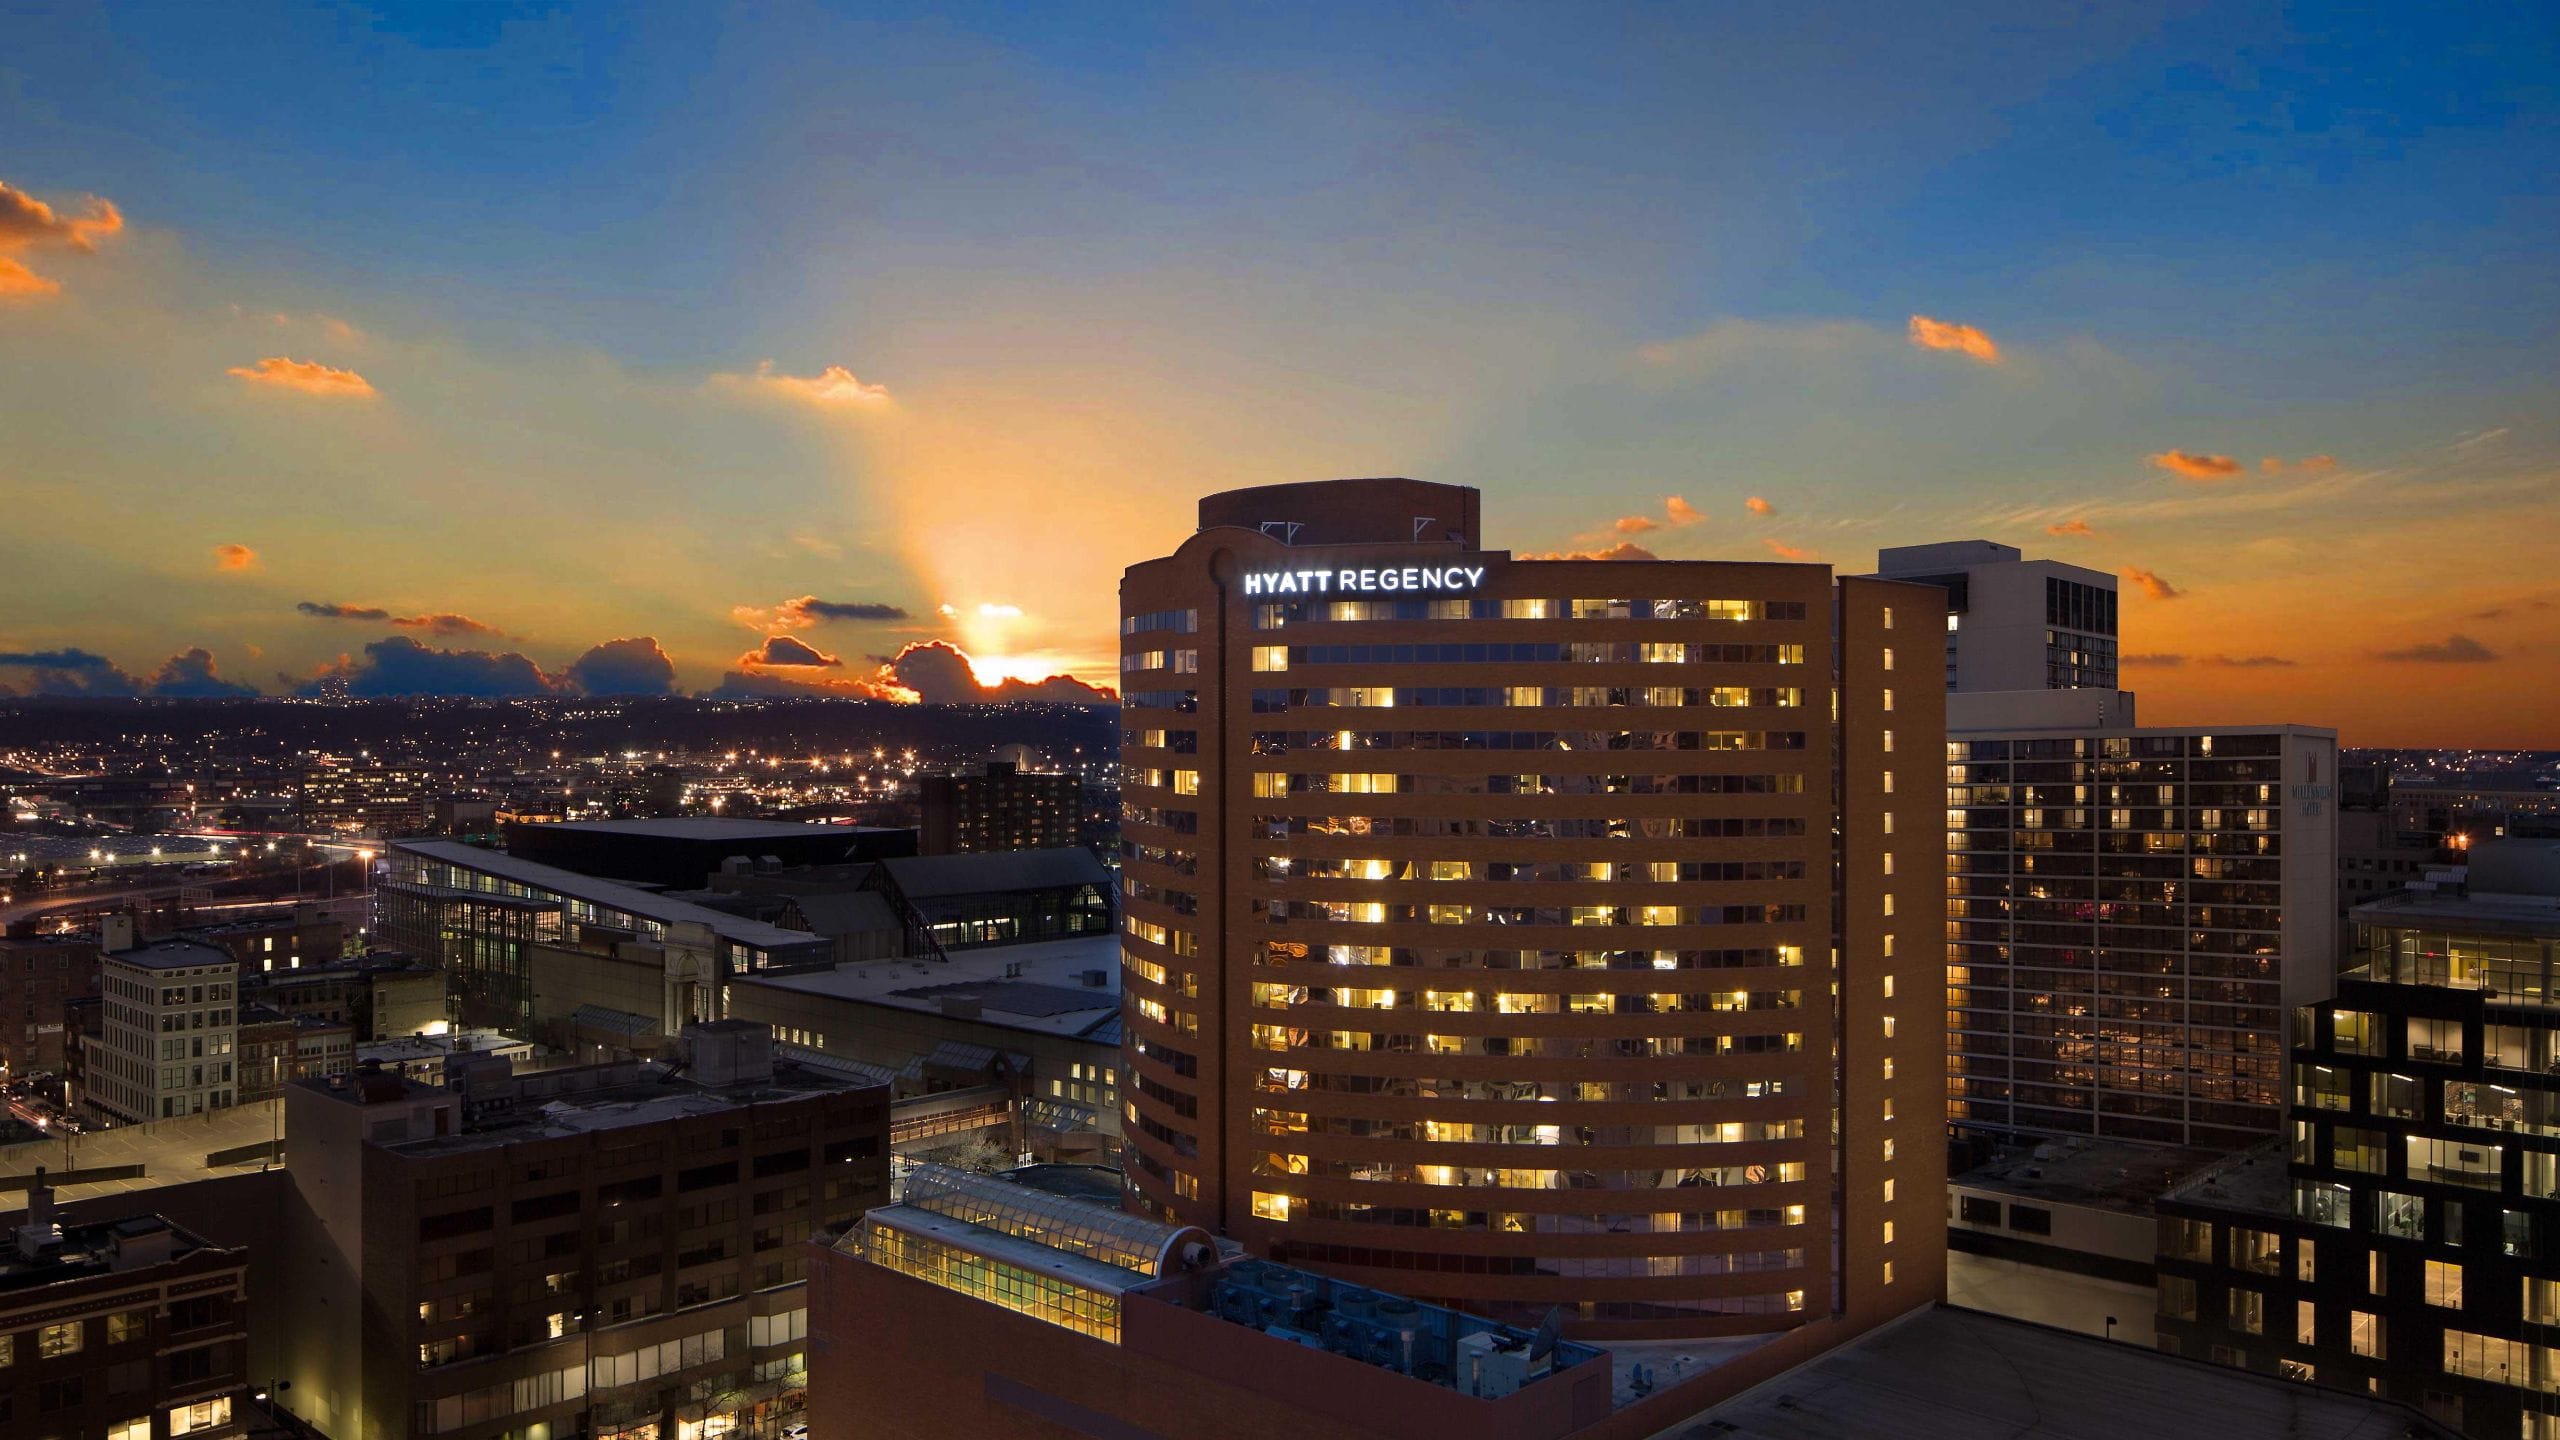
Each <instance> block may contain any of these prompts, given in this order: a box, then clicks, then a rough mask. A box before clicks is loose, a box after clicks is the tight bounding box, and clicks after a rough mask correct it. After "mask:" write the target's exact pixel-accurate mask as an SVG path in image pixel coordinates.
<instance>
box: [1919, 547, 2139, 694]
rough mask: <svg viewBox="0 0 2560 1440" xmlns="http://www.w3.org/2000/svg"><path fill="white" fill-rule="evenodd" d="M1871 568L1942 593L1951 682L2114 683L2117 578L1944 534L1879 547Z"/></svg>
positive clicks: (1960, 686)
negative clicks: (1928, 541) (1935, 539)
mask: <svg viewBox="0 0 2560 1440" xmlns="http://www.w3.org/2000/svg"><path fill="white" fill-rule="evenodd" d="M1876 576H1877V578H1879V579H1884V580H1906V581H1911V582H1914V583H1917V584H1925V585H1935V586H1938V587H1939V588H1941V589H1943V590H1945V591H1946V592H1947V622H1946V623H1947V667H1946V675H1947V688H1948V689H1949V690H2080V689H2097V690H2113V689H2114V688H2116V659H2117V657H2116V577H2114V576H2113V575H2110V574H2108V573H2107V572H2105V571H2103V570H2089V569H2084V568H2082V567H2081V566H2078V565H2065V564H2063V563H2062V562H2061V561H2059V560H2029V559H2027V558H2025V557H2024V555H2022V554H2021V553H2020V552H2019V550H2018V548H2017V547H2016V546H2014V545H1995V544H1993V543H1992V542H1991V541H1988V540H1950V541H1946V542H1943V543H1940V544H1935V545H1897V546H1893V547H1891V548H1889V549H1885V550H1881V551H1878V552H1877V554H1876Z"/></svg>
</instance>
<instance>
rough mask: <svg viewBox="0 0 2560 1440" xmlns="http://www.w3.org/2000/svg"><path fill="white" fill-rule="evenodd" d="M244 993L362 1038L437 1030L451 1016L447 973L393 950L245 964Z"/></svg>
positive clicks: (381, 1037)
mask: <svg viewBox="0 0 2560 1440" xmlns="http://www.w3.org/2000/svg"><path fill="white" fill-rule="evenodd" d="M240 994H241V998H242V999H244V1000H253V1001H256V1002H258V1003H260V1004H263V1005H267V1006H270V1007H272V1008H273V1009H275V1010H277V1011H280V1012H282V1013H283V1014H286V1015H290V1016H292V1017H293V1018H295V1019H297V1020H308V1021H319V1022H324V1023H327V1024H332V1025H344V1026H346V1027H347V1028H348V1031H349V1033H350V1034H352V1035H353V1036H354V1037H355V1038H356V1039H358V1040H391V1039H396V1038H398V1037H399V1036H402V1035H426V1034H433V1033H435V1032H436V1031H438V1030H441V1029H444V1028H446V1027H447V1026H449V1025H450V1024H451V1023H452V1019H453V1012H452V1008H451V1002H450V999H449V997H448V995H447V992H446V982H445V975H444V972H443V971H440V970H435V969H432V968H430V967H428V966H425V965H421V964H419V963H418V962H417V961H416V960H414V959H411V958H410V957H409V956H407V955H404V954H400V953H397V952H393V951H376V952H374V953H373V954H370V955H365V956H361V957H359V958H357V959H353V960H337V961H332V962H329V963H327V964H316V965H305V966H302V967H299V968H289V969H278V970H250V969H244V970H243V971H242V973H241V977H240Z"/></svg>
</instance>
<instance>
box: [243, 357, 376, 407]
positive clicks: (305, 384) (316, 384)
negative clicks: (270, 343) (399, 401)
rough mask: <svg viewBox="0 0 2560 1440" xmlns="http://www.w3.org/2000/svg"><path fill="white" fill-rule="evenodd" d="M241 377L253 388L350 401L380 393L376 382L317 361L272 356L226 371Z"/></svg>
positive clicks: (351, 371) (364, 398) (365, 398)
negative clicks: (266, 387)
mask: <svg viewBox="0 0 2560 1440" xmlns="http://www.w3.org/2000/svg"><path fill="white" fill-rule="evenodd" d="M222 373H223V374H225V375H237V376H239V377H240V378H241V379H243V380H246V381H248V382H249V383H250V384H252V385H273V386H276V387H277V388H279V389H283V390H299V391H301V392H302V393H303V394H305V395H328V396H335V397H337V398H339V399H346V400H370V399H372V398H374V396H376V395H377V394H379V393H380V392H379V391H377V390H375V389H374V388H373V382H372V381H370V380H367V379H365V378H364V377H363V376H361V375H359V374H357V373H356V372H354V371H353V370H340V369H338V368H336V367H335V366H330V365H323V364H321V363H320V362H319V361H317V360H292V359H287V358H286V357H284V356H282V355H270V356H268V357H267V358H266V359H264V360H261V361H259V362H258V363H257V364H256V365H254V366H250V365H234V366H232V367H231V368H230V369H228V370H225V371H223V372H222Z"/></svg>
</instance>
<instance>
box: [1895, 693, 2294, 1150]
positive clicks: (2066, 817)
mask: <svg viewBox="0 0 2560 1440" xmlns="http://www.w3.org/2000/svg"><path fill="white" fill-rule="evenodd" d="M2075 707H2076V708H2077V709H2078V710H2079V712H2080V713H2078V714H2076V715H2075V714H2071V713H2069V712H2070V711H2071V710H2072V709H2073V708H2075ZM2102 707H2106V708H2105V709H2102ZM2132 711H2133V704H2132V697H2131V696H2129V695H2124V694H2121V693H2120V692H2106V691H2075V692H2070V693H2068V694H2057V693H2051V692H2046V693H2038V694H1993V695H1969V694H1960V695H1951V696H1949V697H1948V700H1947V713H1948V715H1949V717H1950V724H1949V727H1948V741H1947V823H1948V826H1949V834H1948V837H1947V847H1948V853H1947V878H1946V900H1945V908H1946V914H1947V942H1946V951H1947V1015H1948V1022H1947V1023H1948V1026H1949V1033H1948V1052H1949V1053H1948V1059H1947V1068H1948V1077H1947V1091H1948V1093H1947V1120H1948V1124H1949V1125H1950V1127H1951V1128H1952V1129H1953V1130H1954V1132H1955V1133H1956V1134H1957V1135H1959V1136H1976V1137H1984V1138H1990V1139H2015V1140H2021V1141H2031V1140H2035V1139H2041V1138H2056V1137H2081V1138H2090V1139H2097V1140H2126V1141H2135V1142H2140V1143H2143V1144H2156V1145H2178V1146H2194V1147H2200V1148H2206V1149H2222V1150H2229V1149H2237V1148H2241V1147H2245V1146H2248V1145H2251V1144H2254V1143H2256V1142H2257V1141H2259V1140H2262V1139H2264V1138H2266V1137H2268V1136H2270V1135H2273V1134H2274V1133H2275V1132H2276V1129H2277V1126H2278V1124H2279V1123H2280V1121H2281V1119H2282V1109H2281V1105H2282V1082H2283V1075H2282V1068H2283V1054H2284V1032H2285V1024H2286V1019H2285V1017H2286V1016H2287V1015H2288V1014H2289V1013H2290V1011H2291V1009H2292V1007H2294V1006H2298V1005H2304V1004H2308V1003H2310V1002H2311V1001H2313V1000H2316V999H2318V998H2319V997H2320V996H2321V995H2323V994H2325V993H2326V992H2327V990H2328V987H2329V984H2330V979H2331V976H2332V975H2333V973H2334V971H2335V969H2336V964H2337V940H2336V926H2337V912H2336V909H2335V905H2334V902H2333V899H2332V897H2333V896H2334V894H2335V892H2336V885H2337V879H2338V860H2337V811H2336V807H2335V806H2334V804H2332V803H2331V798H2332V787H2333V786H2334V784H2335V781H2336V777H2337V756H2338V741H2337V735H2336V732H2334V731H2330V730H2322V729H2315V728H2312V727H2309V726H2301V725H2274V726H2247V725H2234V726H2205V727H2193V728H2189V727H2174V726H2173V727H2148V726H2137V725H2135V724H2133V723H2132ZM2110 713H2111V715H2112V716H2113V717H2120V718H2110Z"/></svg>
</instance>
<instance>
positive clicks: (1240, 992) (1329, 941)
mask: <svg viewBox="0 0 2560 1440" xmlns="http://www.w3.org/2000/svg"><path fill="white" fill-rule="evenodd" d="M1478 507H1479V496H1478V493H1477V492H1476V491H1475V490H1472V489H1469V488H1465V487H1461V486H1453V485H1437V484H1427V483H1423V482H1418V481H1413V480H1344V481H1332V482H1323V483H1316V484H1304V485H1276V486H1265V487H1261V488H1257V489H1250V490H1239V491H1233V492H1230V493H1227V494H1222V495H1214V496H1211V497H1209V498H1208V499H1206V500H1203V501H1202V502H1201V504H1200V528H1199V531H1198V533H1197V534H1195V535H1193V536H1192V537H1191V538H1190V539H1189V540H1187V541H1185V542H1184V543H1183V545H1182V546H1181V548H1180V549H1178V550H1177V551H1175V553H1173V554H1172V555H1170V556H1167V557H1165V558H1163V559H1159V560H1151V561H1147V562H1145V563H1143V564H1140V565H1136V566H1133V567H1131V569H1130V570H1129V571H1128V572H1127V574H1126V576H1125V577H1124V578H1123V580H1122V584H1121V617H1122V618H1121V634H1122V640H1121V649H1122V654H1123V665H1124V674H1125V681H1126V685H1125V688H1126V691H1127V693H1126V695H1125V698H1124V705H1125V709H1124V711H1123V715H1124V720H1123V724H1124V725H1125V727H1126V731H1125V735H1124V746H1123V752H1122V758H1123V768H1124V772H1125V792H1124V794H1125V801H1126V809H1125V815H1124V823H1123V830H1122V834H1123V837H1124V850H1125V859H1126V866H1125V870H1124V875H1125V880H1124V888H1125V890H1126V901H1127V904H1126V911H1127V920H1126V926H1125V929H1126V931H1127V936H1126V939H1127V945H1126V974H1125V976H1124V980H1125V983H1126V991H1127V1003H1128V1013H1127V1022H1128V1047H1127V1056H1128V1071H1129V1072H1130V1075H1131V1082H1130V1083H1128V1084H1125V1085H1124V1086H1123V1087H1122V1089H1123V1094H1124V1097H1125V1103H1126V1105H1127V1107H1128V1108H1127V1120H1128V1123H1127V1126H1126V1130H1127V1139H1128V1155H1127V1169H1128V1173H1129V1183H1130V1185H1131V1188H1132V1191H1133V1203H1135V1204H1136V1205H1137V1206H1138V1207H1140V1208H1143V1209H1146V1210H1148V1211H1150V1212H1153V1213H1156V1214H1159V1215H1162V1216H1165V1217H1167V1218H1169V1219H1178V1220H1180V1221H1182V1222H1185V1223H1195V1224H1199V1225H1203V1226H1206V1227H1209V1228H1211V1229H1213V1230H1217V1231H1221V1232H1223V1233H1226V1234H1230V1235H1233V1236H1236V1237H1238V1238H1239V1239H1241V1240H1243V1241H1244V1242H1245V1243H1246V1244H1248V1245H1249V1246H1251V1247H1253V1248H1255V1249H1256V1250H1258V1251H1260V1252H1262V1253H1266V1254H1269V1255H1272V1256H1274V1257H1275V1258H1279V1259H1283V1260H1285V1261H1288V1262H1290V1263H1295V1264H1303V1265H1307V1266H1310V1267H1314V1268H1318V1269H1322V1270H1326V1271H1329V1272H1332V1273H1335V1274H1338V1275H1342V1276H1344V1277H1346V1278H1349V1279H1352V1280H1355V1281H1358V1282H1361V1283H1365V1284H1373V1285H1376V1286H1378V1287H1380V1288H1382V1289H1387V1290H1391V1291H1396V1292H1401V1293H1404V1294H1409V1295H1417V1296H1423V1297H1427V1298H1431V1299H1435V1300H1444V1301H1447V1302H1450V1303H1453V1304H1457V1305H1460V1306H1463V1307H1465V1308H1468V1309H1473V1310H1478V1311H1485V1312H1491V1313H1505V1314H1517V1315H1526V1316H1532V1317H1534V1316H1538V1315H1542V1314H1544V1313H1545V1312H1546V1311H1547V1310H1548V1309H1549V1308H1550V1307H1554V1306H1563V1307H1565V1314H1566V1316H1567V1317H1568V1319H1569V1321H1570V1323H1571V1324H1572V1326H1573V1328H1575V1329H1576V1330H1578V1331H1580V1332H1582V1333H1586V1334H1600V1335H1617V1336H1621V1337H1636V1336H1643V1335H1666V1336H1668V1335H1695V1334H1741V1333H1750V1332H1759V1331H1775V1330H1785V1329H1790V1328H1793V1327H1796V1326H1799V1325H1803V1324H1806V1323H1808V1322H1811V1321H1815V1320H1820V1319H1826V1318H1838V1319H1844V1320H1848V1321H1850V1322H1852V1323H1853V1324H1857V1325H1863V1324H1865V1323H1872V1322H1873V1321H1874V1320H1877V1319H1881V1318H1883V1317H1884V1316H1887V1315H1890V1314H1893V1313H1896V1312H1898V1311H1900V1310H1902V1309H1906V1308H1909V1307H1911V1306H1914V1305H1918V1304H1922V1303H1926V1302H1927V1301H1929V1300H1932V1299H1934V1298H1936V1297H1937V1296H1938V1295H1939V1294H1940V1293H1941V1292H1942V1290H1943V1280H1944V1229H1945V1225H1944V1208H1945V1204H1946V1200H1945V1183H1944V1182H1945V1147H1944V1144H1943V1142H1942V1139H1941V1137H1940V1134H1939V1111H1940V1108H1941V1088H1940V1087H1941V1081H1940V1078H1939V1077H1940V1073H1941V1071H1942V1069H1943V1066H1944V1059H1943V1050H1944V1043H1945V1042H1944V1034H1945V1027H1944V1014H1943V1010H1942V1007H1941V1001H1942V999H1943V995H1942V991H1943V974H1942V971H1941V968H1940V955H1941V947H1940V942H1939V930H1940V928H1941V925H1942V923H1943V921H1942V910H1943V907H1942V905H1941V903H1940V901H1939V889H1940V887H1941V885H1942V872H1943V869H1944V864H1945V856H1946V826H1945V819H1944V815H1943V811H1944V809H1945V790H1944V785H1943V783H1942V770H1943V766H1944V750H1945V721H1944V708H1943V707H1944V698H1945V697H1944V693H1943V691H1944V685H1943V678H1942V675H1941V671H1942V669H1943V665H1944V644H1945V634H1946V620H1945V606H1946V597H1945V594H1944V592H1943V591H1941V590H1939V589H1937V588H1935V587H1931V586H1915V585H1908V584H1902V583H1897V582H1891V581H1880V580H1862V579H1838V580H1835V579H1834V577H1833V576H1832V574H1831V572H1830V570H1829V568H1828V567H1826V566H1822V565H1800V564H1763V563H1720V562H1698V561H1607V562H1603V561H1581V560H1556V561H1540V560H1521V559H1514V558H1513V557H1512V556H1511V555H1510V554H1508V553H1507V552H1503V551H1497V550H1487V549H1484V548H1482V545H1481V531H1480V527H1479V524H1478Z"/></svg>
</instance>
